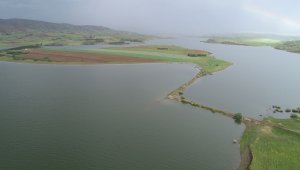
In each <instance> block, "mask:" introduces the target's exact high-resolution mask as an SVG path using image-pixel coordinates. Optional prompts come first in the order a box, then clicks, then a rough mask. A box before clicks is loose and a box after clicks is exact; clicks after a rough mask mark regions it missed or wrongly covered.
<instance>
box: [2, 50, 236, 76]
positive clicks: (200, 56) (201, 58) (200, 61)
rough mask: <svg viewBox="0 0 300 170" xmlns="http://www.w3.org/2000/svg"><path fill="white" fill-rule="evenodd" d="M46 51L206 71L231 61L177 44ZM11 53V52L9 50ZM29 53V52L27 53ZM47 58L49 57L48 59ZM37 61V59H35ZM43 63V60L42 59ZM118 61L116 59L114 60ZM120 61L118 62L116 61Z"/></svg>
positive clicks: (5, 58)
mask: <svg viewBox="0 0 300 170" xmlns="http://www.w3.org/2000/svg"><path fill="white" fill-rule="evenodd" d="M44 50H47V51H53V52H57V51H61V52H65V53H68V52H69V53H76V54H80V53H86V54H98V55H102V56H103V55H109V56H111V55H113V56H124V57H134V58H142V59H156V60H159V61H161V62H184V63H194V64H197V65H198V66H200V67H202V68H203V69H204V70H205V71H207V72H211V73H212V72H216V71H219V70H222V69H225V68H226V67H228V66H230V65H231V63H229V62H226V61H223V60H220V59H216V58H215V57H213V56H212V55H211V54H210V53H209V52H206V51H201V50H190V49H186V48H181V47H177V46H139V47H127V48H109V49H72V50H70V49H69V50H68V49H63V50H50V49H44ZM10 53H11V52H10ZM27 54H28V52H26V51H24V50H19V51H15V52H13V53H12V54H8V52H5V51H4V52H0V55H2V57H1V56H0V60H3V61H14V59H16V60H17V61H18V62H20V61H21V62H22V61H26V58H24V57H23V55H27ZM29 54H30V53H29ZM48 60H49V59H48ZM37 61H39V60H37ZM42 62H43V63H44V61H42ZM116 62H118V61H116ZM118 63H120V62H118Z"/></svg>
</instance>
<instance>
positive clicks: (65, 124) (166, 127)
mask: <svg viewBox="0 0 300 170" xmlns="http://www.w3.org/2000/svg"><path fill="white" fill-rule="evenodd" d="M273 67H276V66H273ZM228 71H230V70H229V69H228ZM228 71H226V72H228ZM196 72H197V70H196V69H194V67H193V66H191V65H189V64H133V65H117V64H115V65H55V64H50V65H45V64H18V63H8V62H0V82H1V83H0V94H1V95H0V134H1V140H0V169H5V170H20V169H22V170H54V169H55V170H56V169H59V170H70V169H72V170H99V169H100V170H124V169H130V170H159V169H163V170H168V169H170V170H193V169H195V170H199V169H201V170H219V169H222V170H233V169H237V167H238V165H239V161H240V155H239V145H238V144H233V143H232V140H233V139H239V137H240V135H241V134H242V131H243V130H244V126H242V125H237V124H235V123H233V120H232V119H230V118H226V117H224V116H222V115H219V114H212V113H210V112H208V111H205V110H200V109H197V108H193V107H190V106H187V105H182V104H180V103H174V102H172V101H168V100H165V99H164V97H165V96H166V94H167V93H168V92H170V91H171V90H173V89H175V88H176V87H178V86H179V85H180V84H182V83H184V82H185V81H187V80H189V79H190V78H191V77H193V76H194V75H195V74H196ZM226 72H225V73H223V74H226ZM227 74H228V73H227ZM216 76H218V74H216ZM212 77H213V76H212ZM221 77H222V76H221ZM209 78H210V77H209ZM209 78H208V79H209ZM251 79H252V78H249V81H250V80H251ZM201 81H202V80H201ZM203 81H208V80H203ZM220 82H221V81H220ZM202 84H203V85H205V84H204V83H199V88H200V89H203V87H201V85H202ZM234 84H239V83H234ZM234 84H233V85H234ZM204 87H206V86H204ZM197 88H198V83H196V84H195V85H194V86H193V87H191V88H190V89H189V91H190V90H192V89H194V90H195V96H194V97H195V98H198V97H199V96H201V95H202V94H201V90H198V89H197ZM212 88H213V87H212ZM188 93H189V95H190V96H193V95H191V94H190V92H188ZM196 94H197V95H196ZM208 94H211V93H207V95H208ZM198 95H199V96H198ZM206 97H207V96H205V97H204V98H202V99H206ZM208 102H211V101H208Z"/></svg>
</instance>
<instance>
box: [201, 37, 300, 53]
mask: <svg viewBox="0 0 300 170" xmlns="http://www.w3.org/2000/svg"><path fill="white" fill-rule="evenodd" d="M205 42H207V43H217V44H229V45H245V46H271V47H273V48H276V49H278V50H283V51H288V52H293V53H300V41H298V40H285V39H279V38H236V37H225V38H224V37H214V38H209V39H208V40H207V41H205Z"/></svg>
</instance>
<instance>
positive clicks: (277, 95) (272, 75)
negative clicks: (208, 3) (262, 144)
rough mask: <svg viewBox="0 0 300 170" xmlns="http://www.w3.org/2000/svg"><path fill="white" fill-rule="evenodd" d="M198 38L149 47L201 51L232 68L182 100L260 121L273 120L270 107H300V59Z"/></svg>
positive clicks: (200, 82) (202, 81)
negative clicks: (269, 117) (162, 46)
mask: <svg viewBox="0 0 300 170" xmlns="http://www.w3.org/2000/svg"><path fill="white" fill-rule="evenodd" d="M201 40H203V39H200V38H177V39H164V40H153V41H150V42H148V43H149V44H170V45H179V46H183V47H186V48H194V49H203V50H207V51H209V52H212V53H213V55H214V56H215V57H217V58H220V59H224V60H226V61H230V62H231V63H233V65H232V66H231V67H229V68H227V69H226V70H223V71H221V72H218V73H215V74H214V75H212V76H206V77H204V78H201V79H199V80H198V81H197V82H196V83H194V84H192V86H190V87H189V88H188V89H187V91H186V92H185V96H186V97H188V98H190V99H192V100H194V101H198V102H200V103H202V104H205V105H208V106H212V107H215V108H219V109H223V110H225V111H229V112H240V113H242V114H244V115H247V116H249V117H253V118H257V119H261V117H260V116H259V115H262V116H263V117H266V116H274V117H278V118H286V117H289V115H290V114H288V113H277V114H274V113H273V110H272V109H271V108H272V106H273V105H279V106H281V107H282V108H283V109H286V108H292V109H293V108H297V107H300V95H299V94H298V93H297V91H299V87H300V76H299V73H300V67H299V66H298V65H299V63H300V55H299V54H295V53H290V52H285V51H280V50H276V49H274V48H272V47H251V46H237V45H224V44H207V43H202V42H201Z"/></svg>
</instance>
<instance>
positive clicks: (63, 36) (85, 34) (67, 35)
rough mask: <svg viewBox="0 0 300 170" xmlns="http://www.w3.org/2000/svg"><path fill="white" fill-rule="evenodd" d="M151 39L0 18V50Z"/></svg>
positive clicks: (87, 27) (98, 28)
mask: <svg viewBox="0 0 300 170" xmlns="http://www.w3.org/2000/svg"><path fill="white" fill-rule="evenodd" d="M152 37H153V36H149V35H142V34H138V33H132V32H127V31H118V30H113V29H110V28H107V27H103V26H92V25H72V24H66V23H51V22H45V21H36V20H29V19H0V47H15V46H21V45H30V44H35V43H36V44H39V43H43V44H44V45H81V44H84V45H90V44H97V43H115V44H122V43H123V42H126V41H132V42H142V41H144V40H146V39H149V38H152Z"/></svg>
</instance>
